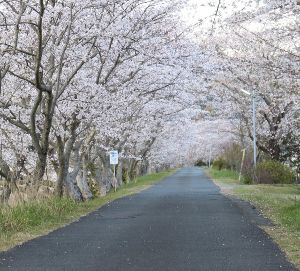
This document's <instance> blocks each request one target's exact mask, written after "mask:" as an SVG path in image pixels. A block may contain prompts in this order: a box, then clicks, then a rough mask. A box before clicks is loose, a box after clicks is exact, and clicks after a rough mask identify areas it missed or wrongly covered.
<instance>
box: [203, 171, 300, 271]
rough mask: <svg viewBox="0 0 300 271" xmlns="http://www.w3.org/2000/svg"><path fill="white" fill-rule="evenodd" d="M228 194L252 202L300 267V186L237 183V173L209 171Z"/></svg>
mask: <svg viewBox="0 0 300 271" xmlns="http://www.w3.org/2000/svg"><path fill="white" fill-rule="evenodd" d="M207 173H208V175H209V176H210V177H211V178H212V179H213V180H214V181H215V183H216V184H217V185H218V186H219V187H220V188H221V191H222V192H224V193H225V194H230V195H232V196H236V197H238V198H241V199H243V200H247V201H250V202H251V203H252V204H253V205H255V206H256V207H257V208H258V209H259V210H261V212H262V213H263V214H264V216H265V217H267V218H269V219H271V220H272V221H273V223H274V225H275V226H274V227H262V228H263V229H264V230H265V231H266V232H267V233H268V234H269V235H270V236H271V237H272V238H273V240H274V241H275V242H276V243H277V244H278V245H279V246H280V247H281V249H282V250H283V251H284V252H285V253H286V255H287V257H288V259H289V260H290V261H291V262H293V263H294V264H295V265H296V266H297V267H298V268H300V186H299V185H262V184H260V185H245V184H241V183H240V182H239V181H238V173H236V172H232V171H231V172H230V171H229V170H221V171H218V170H213V169H211V170H209V171H208V170H207Z"/></svg>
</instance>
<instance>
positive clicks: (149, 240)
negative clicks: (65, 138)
mask: <svg viewBox="0 0 300 271" xmlns="http://www.w3.org/2000/svg"><path fill="white" fill-rule="evenodd" d="M250 209H251V208H249V210H247V207H245V208H244V209H243V208H241V207H240V206H238V204H235V203H234V202H233V201H231V200H230V199H227V198H226V197H224V196H223V195H222V194H220V192H219V189H218V188H217V187H216V186H215V185H214V184H213V182H212V181H211V180H209V179H208V177H207V176H206V175H205V174H204V173H203V172H202V171H201V170H200V169H198V168H186V169H181V170H179V171H178V172H177V173H176V174H174V175H173V176H170V177H168V178H166V179H165V180H164V181H162V182H161V183H159V184H157V185H155V186H153V187H151V188H150V189H148V190H145V191H143V192H141V193H139V194H136V195H133V196H129V197H125V198H122V199H119V200H116V201H114V202H112V203H110V204H107V205H106V206H104V207H102V208H100V209H99V210H98V211H96V212H94V213H92V214H90V215H88V216H86V217H83V218H81V219H80V220H79V221H78V222H75V223H73V224H71V225H69V226H67V227H64V228H62V229H59V230H56V231H54V232H52V233H50V234H49V235H47V236H44V237H41V238H37V239H35V240H32V241H30V242H27V243H25V244H23V245H21V246H19V247H16V248H14V249H12V250H10V251H8V252H5V253H1V254H0V270H1V271H2V270H15V271H17V270H18V271H29V270H30V271H36V270H44V271H50V270H51V271H52V270H53V271H54V270H72V271H77V270H78V271H79V270H80V271H81V270H85V271H92V270H93V271H96V270H105V271H117V270H122V271H127V270H128V271H134V270H135V271H150V270H155V271H168V270H169V271H177V270H178V271H185V270H195V271H199V270H209V271H213V270H236V271H242V270H243V271H245V270H251V271H255V270H257V271H276V270H288V271H292V270H297V269H296V268H295V267H293V266H292V265H291V264H290V263H288V262H287V260H286V258H285V256H284V255H283V253H282V252H281V251H280V250H279V248H278V247H277V246H276V245H275V244H274V243H273V242H272V240H271V239H270V238H269V237H268V236H267V235H266V234H265V233H264V232H263V231H262V230H261V229H260V228H259V226H258V225H257V223H256V222H255V220H256V217H255V216H256V214H251V210H250ZM252 211H253V210H252ZM261 220H262V219H261V218H259V217H257V221H261ZM253 221H254V222H253ZM266 223H267V222H266Z"/></svg>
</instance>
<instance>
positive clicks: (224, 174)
mask: <svg viewBox="0 0 300 271" xmlns="http://www.w3.org/2000/svg"><path fill="white" fill-rule="evenodd" d="M209 175H210V176H211V177H212V178H213V179H223V180H224V181H226V182H227V183H237V181H238V178H239V174H238V172H236V171H232V170H228V169H223V170H216V169H210V171H209Z"/></svg>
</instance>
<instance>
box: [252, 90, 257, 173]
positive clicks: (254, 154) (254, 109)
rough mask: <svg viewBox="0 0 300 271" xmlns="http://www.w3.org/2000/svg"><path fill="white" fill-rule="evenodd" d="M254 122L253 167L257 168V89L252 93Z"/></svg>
mask: <svg viewBox="0 0 300 271" xmlns="http://www.w3.org/2000/svg"><path fill="white" fill-rule="evenodd" d="M252 122H253V166H254V168H256V97H255V89H254V88H253V92H252Z"/></svg>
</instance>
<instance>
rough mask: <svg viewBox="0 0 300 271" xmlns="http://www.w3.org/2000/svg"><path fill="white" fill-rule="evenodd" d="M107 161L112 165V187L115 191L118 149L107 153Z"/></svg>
mask: <svg viewBox="0 0 300 271" xmlns="http://www.w3.org/2000/svg"><path fill="white" fill-rule="evenodd" d="M109 161H110V164H111V165H113V167H114V187H115V191H116V189H117V180H116V165H117V164H118V163H119V153H118V151H116V150H114V151H111V152H110V153H109Z"/></svg>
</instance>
